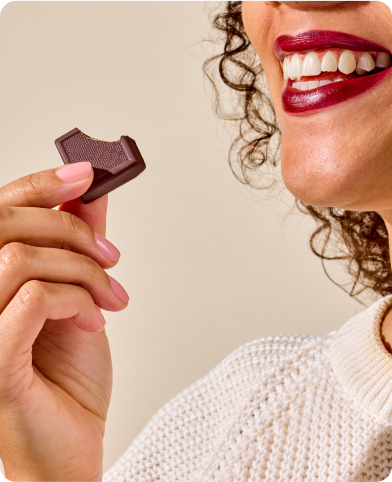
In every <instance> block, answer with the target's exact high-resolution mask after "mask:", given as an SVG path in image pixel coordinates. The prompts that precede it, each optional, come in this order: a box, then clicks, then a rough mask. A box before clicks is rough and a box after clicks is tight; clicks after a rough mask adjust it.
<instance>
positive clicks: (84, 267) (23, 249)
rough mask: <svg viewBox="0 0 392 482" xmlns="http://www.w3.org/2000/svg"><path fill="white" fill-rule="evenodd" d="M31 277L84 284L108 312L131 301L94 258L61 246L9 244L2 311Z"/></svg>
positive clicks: (2, 271)
mask: <svg viewBox="0 0 392 482" xmlns="http://www.w3.org/2000/svg"><path fill="white" fill-rule="evenodd" d="M31 280H39V281H46V282H52V283H69V284H74V285H79V286H82V287H83V288H85V289H86V290H87V291H88V292H89V293H90V295H91V297H92V299H93V300H94V303H95V304H96V305H97V306H99V307H100V308H103V309H104V310H107V311H120V310H123V309H124V308H126V306H127V302H128V299H127V294H126V293H125V291H124V293H125V294H124V293H122V291H121V288H122V287H121V286H120V285H118V283H117V282H116V281H115V280H113V278H111V277H110V276H108V274H107V273H106V272H105V271H104V270H103V269H102V268H101V267H100V266H99V264H98V263H96V262H95V261H93V260H92V259H91V258H89V257H87V256H83V255H80V254H76V253H72V252H70V251H64V250H60V249H54V248H37V247H35V246H28V245H25V244H22V243H10V244H7V245H6V246H4V247H3V248H2V249H1V250H0V313H1V312H2V311H3V310H4V309H5V307H6V306H7V305H8V303H9V302H10V301H11V300H12V298H13V297H14V296H15V294H16V293H17V292H18V290H19V289H20V288H21V287H22V286H23V285H24V284H25V283H27V282H28V281H31ZM119 286H120V287H119ZM113 288H114V289H115V290H116V292H114V291H113ZM119 295H120V296H119Z"/></svg>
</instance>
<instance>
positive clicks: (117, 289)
mask: <svg viewBox="0 0 392 482" xmlns="http://www.w3.org/2000/svg"><path fill="white" fill-rule="evenodd" d="M108 276H109V275H108ZM109 281H110V284H111V285H112V289H113V291H114V292H115V293H116V295H117V296H118V297H119V298H120V299H121V300H123V301H125V303H128V301H129V296H128V294H127V292H126V291H125V290H124V288H123V287H122V286H121V285H120V283H119V282H118V281H116V280H115V279H114V278H112V277H111V276H109Z"/></svg>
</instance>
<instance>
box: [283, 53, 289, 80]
mask: <svg viewBox="0 0 392 482" xmlns="http://www.w3.org/2000/svg"><path fill="white" fill-rule="evenodd" d="M283 77H284V79H288V78H289V77H290V61H289V58H288V57H286V58H285V59H284V61H283Z"/></svg>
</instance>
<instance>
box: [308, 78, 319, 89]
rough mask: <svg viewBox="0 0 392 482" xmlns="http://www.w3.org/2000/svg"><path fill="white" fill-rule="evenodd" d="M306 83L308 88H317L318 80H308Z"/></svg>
mask: <svg viewBox="0 0 392 482" xmlns="http://www.w3.org/2000/svg"><path fill="white" fill-rule="evenodd" d="M308 84H309V90H312V89H317V87H319V85H320V81H319V80H309V82H308Z"/></svg>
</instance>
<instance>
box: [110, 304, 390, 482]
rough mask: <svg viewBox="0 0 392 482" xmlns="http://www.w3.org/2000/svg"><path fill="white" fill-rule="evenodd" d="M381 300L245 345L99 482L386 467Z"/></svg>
mask: <svg viewBox="0 0 392 482" xmlns="http://www.w3.org/2000/svg"><path fill="white" fill-rule="evenodd" d="M391 305H392V295H390V296H387V297H385V298H382V299H381V300H379V301H377V302H376V303H374V304H373V305H371V306H370V307H369V308H368V309H366V310H365V311H363V312H362V313H360V314H358V315H356V316H355V317H353V318H352V319H350V320H349V321H347V322H346V323H345V324H344V325H343V326H342V327H341V328H340V329H339V330H337V331H332V332H330V333H328V334H327V335H324V336H307V335H277V336H268V337H265V338H261V339H259V340H256V341H253V342H250V343H247V344H246V345H244V346H242V347H240V348H238V349H237V350H236V351H235V352H234V353H232V354H231V355H230V356H228V357H227V358H226V359H225V360H223V361H222V362H221V363H220V364H219V365H218V366H217V367H216V368H215V369H213V370H212V371H211V372H210V373H208V374H207V375H206V376H205V377H203V378H202V379H200V380H198V381H197V382H196V383H194V384H193V385H191V386H190V387H189V388H187V389H186V390H184V391H183V392H182V393H180V394H179V395H178V396H176V397H175V398H174V399H172V400H171V401H170V402H168V403H167V404H166V405H165V406H164V407H163V408H162V409H161V410H160V411H159V412H158V413H157V414H156V415H155V416H154V417H153V418H152V419H151V420H150V422H149V423H148V424H147V425H146V427H145V429H144V430H143V431H142V432H141V434H140V435H139V436H138V437H137V438H136V439H135V441H134V442H133V443H132V444H131V445H130V447H129V448H128V449H127V451H126V452H125V454H124V455H123V456H122V457H121V458H120V459H119V460H118V461H117V462H116V463H115V465H114V466H113V467H112V468H111V469H110V470H109V471H108V472H106V473H105V475H104V477H103V482H136V481H137V482H157V481H159V482H169V481H170V482H229V481H230V482H245V481H246V482H256V481H261V480H263V481H267V482H277V481H279V482H287V481H293V482H296V481H298V482H299V481H307V482H310V481H315V482H316V481H317V482H323V481H328V482H335V481H336V482H338V481H339V482H349V481H350V482H360V481H371V482H376V481H382V480H385V479H386V478H387V477H388V475H389V474H390V473H391V471H392V355H391V354H389V353H388V351H387V350H386V348H385V347H384V344H383V343H382V340H381V335H380V326H381V322H382V319H383V315H384V313H386V311H387V309H388V308H389V306H391Z"/></svg>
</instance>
